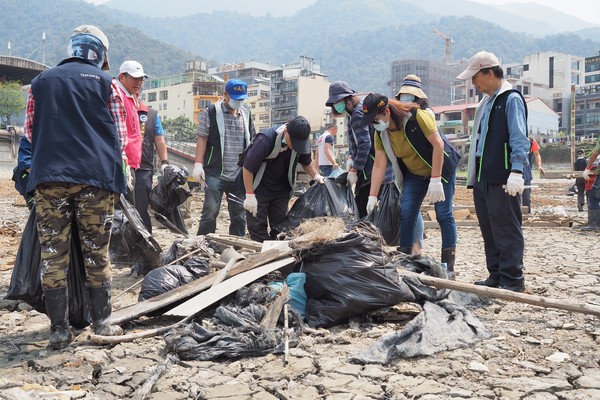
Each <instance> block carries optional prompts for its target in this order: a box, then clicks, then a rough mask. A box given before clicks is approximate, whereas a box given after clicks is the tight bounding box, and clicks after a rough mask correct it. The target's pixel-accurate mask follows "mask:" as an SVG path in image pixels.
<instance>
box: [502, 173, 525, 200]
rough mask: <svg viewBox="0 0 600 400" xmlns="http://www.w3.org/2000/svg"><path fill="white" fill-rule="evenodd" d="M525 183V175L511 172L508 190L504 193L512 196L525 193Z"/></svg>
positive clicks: (507, 184)
mask: <svg viewBox="0 0 600 400" xmlns="http://www.w3.org/2000/svg"><path fill="white" fill-rule="evenodd" d="M524 186H525V181H524V180H523V174H519V173H518V172H511V173H510V175H509V176H508V180H507V181H506V188H505V189H504V191H505V192H506V193H508V194H509V195H511V196H516V195H517V194H521V193H523V189H525V188H524Z"/></svg>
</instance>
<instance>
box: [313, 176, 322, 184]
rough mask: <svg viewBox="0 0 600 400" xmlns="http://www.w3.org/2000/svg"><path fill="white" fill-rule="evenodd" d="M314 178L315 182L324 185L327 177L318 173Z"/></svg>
mask: <svg viewBox="0 0 600 400" xmlns="http://www.w3.org/2000/svg"><path fill="white" fill-rule="evenodd" d="M313 179H314V181H315V182H317V183H320V184H321V185H323V184H324V183H325V178H323V176H322V175H321V174H319V173H317V174H316V175H315V176H313Z"/></svg>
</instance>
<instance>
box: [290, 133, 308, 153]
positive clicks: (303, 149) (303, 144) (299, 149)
mask: <svg viewBox="0 0 600 400" xmlns="http://www.w3.org/2000/svg"><path fill="white" fill-rule="evenodd" d="M290 139H291V140H292V149H294V151H295V152H296V153H298V154H310V143H308V139H304V140H299V139H294V138H291V137H290Z"/></svg>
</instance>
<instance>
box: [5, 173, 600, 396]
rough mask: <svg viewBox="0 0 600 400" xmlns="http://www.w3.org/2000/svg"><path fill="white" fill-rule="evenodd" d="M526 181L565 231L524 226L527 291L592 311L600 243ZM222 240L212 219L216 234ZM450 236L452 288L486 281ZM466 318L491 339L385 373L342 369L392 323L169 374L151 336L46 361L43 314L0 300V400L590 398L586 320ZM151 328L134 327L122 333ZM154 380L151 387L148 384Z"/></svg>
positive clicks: (523, 314)
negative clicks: (285, 355) (454, 251)
mask: <svg viewBox="0 0 600 400" xmlns="http://www.w3.org/2000/svg"><path fill="white" fill-rule="evenodd" d="M0 176H1V180H0V215H1V217H0V219H1V221H0V299H3V298H4V296H5V294H6V291H7V288H8V285H9V282H10V276H11V270H12V266H13V263H14V258H15V254H16V252H17V247H18V244H19V238H20V234H21V231H22V229H23V227H24V225H25V221H26V218H27V214H28V213H27V209H26V207H24V205H23V202H22V201H21V200H20V198H19V196H18V195H17V194H16V192H15V191H14V189H13V186H12V182H11V181H10V171H9V170H8V168H7V167H4V169H2V170H1V171H0ZM534 183H535V184H538V185H540V188H539V189H534V193H533V204H534V214H533V215H536V214H535V212H537V211H538V210H540V211H543V210H546V213H547V214H548V210H551V211H550V212H549V214H550V215H551V214H552V213H553V212H552V210H553V209H552V208H549V207H561V208H560V209H558V210H559V211H560V212H559V213H562V214H561V217H560V218H562V220H563V221H564V220H568V221H572V223H571V224H570V225H572V226H568V225H569V224H567V226H566V227H552V226H550V227H540V226H535V227H534V226H527V225H526V226H525V227H524V233H525V241H526V244H525V274H526V284H527V292H528V293H529V294H533V295H538V296H543V297H547V298H552V299H564V300H568V301H576V302H580V303H585V304H588V305H592V306H595V307H600V265H599V264H600V253H599V249H600V235H599V234H598V233H585V232H582V231H580V230H579V229H578V226H580V225H582V224H585V222H586V213H577V211H576V200H575V198H574V197H569V196H566V192H567V189H568V187H569V186H570V184H572V182H570V181H567V180H536V181H534ZM455 204H456V205H465V206H467V205H471V204H472V201H471V193H470V192H468V191H467V190H466V189H464V188H463V187H457V194H456V197H455ZM200 207H201V198H200V195H196V196H194V197H193V198H192V201H191V215H192V218H191V219H190V220H189V221H188V228H189V229H190V231H192V232H194V231H195V230H196V229H197V220H198V216H199V212H200ZM221 215H222V216H223V218H225V216H226V215H227V213H226V212H223V213H221ZM538 220H540V218H538ZM224 229H226V221H224V220H222V221H220V224H219V231H220V232H223V233H225V231H224ZM458 233H459V240H458V248H457V261H456V270H457V272H458V274H459V275H458V277H457V280H459V281H463V282H469V283H470V282H472V281H474V280H476V279H480V278H484V277H485V275H486V274H485V266H484V265H485V263H484V254H483V250H482V246H483V243H482V239H481V235H480V232H479V228H477V227H472V226H459V228H458ZM426 234H427V236H428V237H427V239H426V247H425V249H424V252H425V253H426V254H429V255H432V256H433V257H435V258H437V257H438V254H439V248H440V233H439V230H438V229H427V230H426ZM155 237H156V238H157V240H158V241H159V242H160V243H161V245H162V246H163V249H164V248H167V247H168V246H169V245H170V244H171V243H172V241H173V240H174V239H175V237H174V236H173V234H171V233H169V232H168V231H166V230H165V229H161V228H159V227H156V228H155ZM114 272H115V276H114V283H113V287H114V292H113V296H115V301H114V304H113V307H114V308H115V309H116V308H119V307H122V306H125V305H128V304H132V303H134V302H136V299H137V291H136V290H130V291H126V289H127V288H128V287H130V286H131V285H133V284H134V283H135V282H136V281H138V280H139V278H138V277H136V276H129V269H128V268H124V269H115V271H114ZM124 292H125V293H124ZM472 311H473V313H474V314H475V315H476V316H477V317H478V318H479V319H480V320H481V321H483V323H484V324H485V326H486V327H487V329H488V330H489V331H490V332H491V333H492V334H493V336H492V337H491V338H490V339H487V340H484V341H481V342H478V343H476V344H474V345H471V346H470V347H466V348H461V349H457V350H453V351H443V352H440V353H437V354H435V355H433V356H429V357H422V358H416V359H401V360H399V361H397V362H394V363H392V364H390V365H366V366H363V365H358V364H353V363H350V362H349V361H348V358H349V357H350V356H352V355H356V354H358V353H359V352H360V351H361V350H364V349H365V348H366V347H368V346H370V345H371V344H373V343H375V342H376V340H377V339H378V338H379V337H381V336H382V335H384V334H386V333H389V332H393V331H395V330H399V329H401V325H399V324H397V323H392V322H386V323H380V324H373V323H362V322H360V321H351V322H350V323H349V324H347V325H342V326H336V327H334V328H332V329H329V330H317V331H309V332H306V333H305V334H304V335H302V336H301V341H300V344H299V345H298V346H297V347H294V348H292V349H291V350H290V357H289V363H288V364H287V365H284V362H283V357H282V356H280V355H268V356H264V357H254V358H242V359H236V360H223V361H218V362H196V361H192V362H182V363H177V362H174V363H173V362H170V359H168V357H167V354H166V353H165V342H164V340H163V338H162V337H160V336H158V337H154V338H150V339H140V340H137V341H134V342H132V343H122V344H118V345H114V346H93V345H88V344H85V343H78V344H72V345H71V346H69V347H68V348H67V349H65V350H62V351H53V350H50V349H48V348H47V347H46V345H47V339H48V336H49V321H48V319H47V317H46V316H45V315H44V314H40V313H38V312H35V311H33V310H32V309H31V308H30V307H29V306H28V305H27V304H24V303H19V302H14V301H7V300H0V399H11V400H14V399H123V398H132V399H144V398H147V399H161V400H162V399H302V400H305V399H461V398H462V399H540V400H541V399H600V351H599V344H600V343H599V342H600V339H599V335H600V321H599V319H598V317H595V316H591V315H586V314H582V313H574V312H568V311H560V310H556V309H544V308H541V307H536V306H532V305H527V304H523V303H517V302H511V301H504V300H494V301H493V302H492V304H491V305H489V306H487V307H485V308H479V309H474V310H472ZM158 323H159V322H157V321H156V320H155V319H149V318H141V319H140V320H138V321H137V323H135V324H131V325H127V326H126V329H127V330H128V331H132V330H136V329H148V328H151V327H154V326H156V324H158ZM166 360H169V361H166ZM160 368H163V370H162V371H159V369H160ZM159 372H163V373H162V375H160V374H159ZM152 376H160V378H159V379H158V380H157V381H156V382H153V381H152V378H151V377H152ZM151 383H154V385H151ZM149 387H152V389H151V390H148V388H149Z"/></svg>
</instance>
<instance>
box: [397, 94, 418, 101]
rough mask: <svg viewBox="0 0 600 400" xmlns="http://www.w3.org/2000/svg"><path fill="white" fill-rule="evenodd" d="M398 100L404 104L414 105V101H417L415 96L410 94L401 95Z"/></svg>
mask: <svg viewBox="0 0 600 400" xmlns="http://www.w3.org/2000/svg"><path fill="white" fill-rule="evenodd" d="M398 100H400V101H401V102H403V103H412V102H413V101H415V96H414V95H412V94H408V93H400V96H399V98H398Z"/></svg>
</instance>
